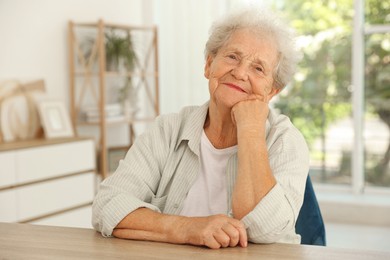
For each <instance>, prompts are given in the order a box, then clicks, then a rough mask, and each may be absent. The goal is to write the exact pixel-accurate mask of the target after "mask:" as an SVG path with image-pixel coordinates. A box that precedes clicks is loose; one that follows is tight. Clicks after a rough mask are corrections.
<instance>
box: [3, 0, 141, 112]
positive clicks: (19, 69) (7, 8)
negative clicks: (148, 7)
mask: <svg viewBox="0 0 390 260" xmlns="http://www.w3.org/2000/svg"><path fill="white" fill-rule="evenodd" d="M141 2H142V0H98V1H97V0H82V1H81V0H62V1H60V0H56V1H52V0H0V79H10V78H13V79H21V78H22V79H26V78H28V79H30V78H43V79H44V80H45V83H46V92H47V94H48V95H49V96H50V97H52V98H58V99H62V100H64V102H65V103H66V104H67V105H68V104H69V101H68V97H69V69H68V45H67V25H68V21H69V20H74V21H75V22H95V21H97V20H98V19H99V18H102V19H104V20H107V21H110V22H114V23H126V24H142V22H143V19H142V3H141Z"/></svg>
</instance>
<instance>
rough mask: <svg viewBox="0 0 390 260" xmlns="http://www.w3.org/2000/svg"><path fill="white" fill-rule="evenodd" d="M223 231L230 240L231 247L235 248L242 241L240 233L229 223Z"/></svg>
mask: <svg viewBox="0 0 390 260" xmlns="http://www.w3.org/2000/svg"><path fill="white" fill-rule="evenodd" d="M222 230H223V231H224V232H225V233H226V234H227V235H228V236H229V238H230V243H229V246H230V247H235V246H236V245H237V244H238V242H239V241H240V232H239V231H238V230H237V228H236V227H234V226H233V225H231V224H230V223H229V224H228V225H225V226H223V227H222Z"/></svg>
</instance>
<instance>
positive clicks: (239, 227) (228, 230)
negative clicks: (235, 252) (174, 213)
mask: <svg viewBox="0 0 390 260" xmlns="http://www.w3.org/2000/svg"><path fill="white" fill-rule="evenodd" d="M175 232H180V233H181V235H182V236H183V237H182V239H183V240H184V241H185V243H186V244H192V245H203V246H207V247H209V248H213V249H217V248H221V247H235V246H237V245H238V244H239V245H240V246H242V247H246V246H247V244H248V238H247V234H246V229H245V227H244V224H243V223H242V222H241V221H239V220H237V219H233V218H230V217H228V216H226V215H214V216H208V217H190V218H186V219H185V220H184V221H183V222H181V225H180V226H179V228H178V229H176V230H175ZM178 235H179V236H180V234H178Z"/></svg>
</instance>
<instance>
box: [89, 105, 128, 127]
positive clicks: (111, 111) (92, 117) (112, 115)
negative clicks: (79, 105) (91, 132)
mask: <svg viewBox="0 0 390 260" xmlns="http://www.w3.org/2000/svg"><path fill="white" fill-rule="evenodd" d="M83 114H84V118H85V121H86V122H88V123H97V122H99V121H100V111H99V108H98V107H85V108H84V109H83ZM104 114H105V119H106V121H107V122H115V121H122V120H124V118H125V116H124V115H123V112H122V107H121V105H120V104H106V105H105V107H104Z"/></svg>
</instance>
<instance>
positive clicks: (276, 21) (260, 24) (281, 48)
mask: <svg viewBox="0 0 390 260" xmlns="http://www.w3.org/2000/svg"><path fill="white" fill-rule="evenodd" d="M242 28H250V29H252V30H254V32H256V33H258V34H259V35H261V34H264V33H265V34H267V35H269V36H271V37H272V38H273V39H274V40H275V42H276V44H277V49H278V52H279V57H278V58H279V60H278V63H277V66H276V67H275V69H274V71H273V78H274V86H275V87H276V88H279V89H283V88H284V87H285V86H286V85H287V83H288V82H290V80H291V79H292V78H293V75H294V73H295V71H296V68H297V64H298V62H299V60H300V59H301V53H300V52H298V50H297V49H296V46H295V34H294V32H293V30H292V29H291V27H289V26H288V25H287V24H286V23H285V22H284V21H283V20H282V19H281V18H280V17H279V16H277V15H276V13H274V12H272V11H270V10H269V9H266V8H261V9H259V8H258V7H253V6H252V7H247V8H242V9H239V10H236V11H234V12H232V13H230V14H228V15H226V16H224V17H222V18H220V19H218V20H216V21H215V22H214V23H213V24H212V26H211V28H210V32H209V34H210V36H209V39H208V41H207V43H206V48H205V57H206V59H207V57H208V56H209V55H211V56H215V55H217V52H218V50H219V49H220V48H221V47H222V46H223V45H224V44H225V43H226V42H227V41H228V40H229V38H230V36H231V35H232V34H233V33H234V31H236V30H237V29H242Z"/></svg>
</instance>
